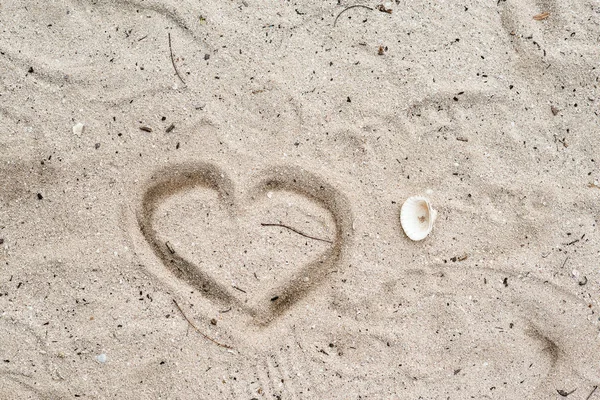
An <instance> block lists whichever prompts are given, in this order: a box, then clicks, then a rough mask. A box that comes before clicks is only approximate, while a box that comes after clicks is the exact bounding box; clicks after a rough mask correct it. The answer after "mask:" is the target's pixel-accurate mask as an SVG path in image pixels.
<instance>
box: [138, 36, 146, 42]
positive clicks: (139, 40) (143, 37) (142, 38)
mask: <svg viewBox="0 0 600 400" xmlns="http://www.w3.org/2000/svg"><path fill="white" fill-rule="evenodd" d="M147 37H148V35H146V36H142V37H141V38H139V39H138V42H141V41H142V40H144V39H146V38H147Z"/></svg>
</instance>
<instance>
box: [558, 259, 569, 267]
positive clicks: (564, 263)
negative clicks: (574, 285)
mask: <svg viewBox="0 0 600 400" xmlns="http://www.w3.org/2000/svg"><path fill="white" fill-rule="evenodd" d="M567 261H569V256H567V258H565V261H564V262H563V264H562V267H560V269H563V268H564V267H565V265H566V264H567Z"/></svg>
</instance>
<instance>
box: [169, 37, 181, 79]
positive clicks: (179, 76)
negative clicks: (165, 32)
mask: <svg viewBox="0 0 600 400" xmlns="http://www.w3.org/2000/svg"><path fill="white" fill-rule="evenodd" d="M169 53H171V63H172V64H173V69H174V70H175V73H176V74H177V77H178V78H179V80H180V81H181V82H182V83H183V84H184V85H185V81H184V80H183V78H182V77H181V75H179V71H178V70H177V66H176V65H175V58H173V47H172V46H171V32H169Z"/></svg>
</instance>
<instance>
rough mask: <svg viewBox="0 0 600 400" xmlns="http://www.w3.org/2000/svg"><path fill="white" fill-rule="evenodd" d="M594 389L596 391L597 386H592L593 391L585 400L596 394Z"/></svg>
mask: <svg viewBox="0 0 600 400" xmlns="http://www.w3.org/2000/svg"><path fill="white" fill-rule="evenodd" d="M596 389H598V385H596V386H594V389H593V390H592V393H590V394H589V395H588V397H586V398H585V400H590V398H591V397H592V395H593V394H594V393H595V392H596Z"/></svg>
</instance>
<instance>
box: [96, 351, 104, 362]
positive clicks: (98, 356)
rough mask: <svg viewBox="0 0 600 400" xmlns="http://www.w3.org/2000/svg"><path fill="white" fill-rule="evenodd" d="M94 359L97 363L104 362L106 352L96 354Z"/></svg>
mask: <svg viewBox="0 0 600 400" xmlns="http://www.w3.org/2000/svg"><path fill="white" fill-rule="evenodd" d="M96 361H98V362H99V363H105V362H106V354H104V353H102V354H98V355H97V356H96Z"/></svg>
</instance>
